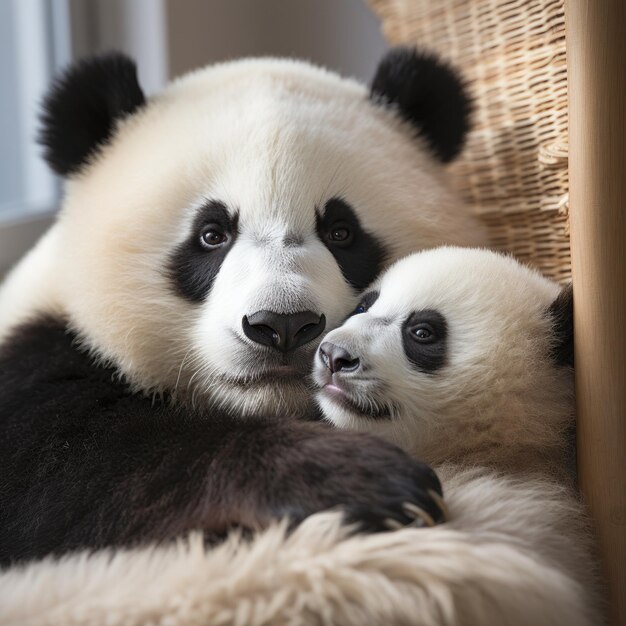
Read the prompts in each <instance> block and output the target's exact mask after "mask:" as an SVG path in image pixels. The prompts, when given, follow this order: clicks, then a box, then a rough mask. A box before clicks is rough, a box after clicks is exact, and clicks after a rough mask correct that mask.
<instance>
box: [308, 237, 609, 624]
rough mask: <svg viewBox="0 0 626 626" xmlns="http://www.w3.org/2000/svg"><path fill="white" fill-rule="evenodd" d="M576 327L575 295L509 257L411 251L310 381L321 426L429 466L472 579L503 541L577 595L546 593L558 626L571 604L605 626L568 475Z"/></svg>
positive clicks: (541, 617)
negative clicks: (464, 544) (472, 551)
mask: <svg viewBox="0 0 626 626" xmlns="http://www.w3.org/2000/svg"><path fill="white" fill-rule="evenodd" d="M572 316H573V310H572V290H571V287H564V288H561V287H560V286H558V285H557V284H556V283H553V282H551V281H549V280H547V279H545V278H544V277H542V276H540V275H539V274H538V273H537V272H535V271H533V270H531V269H529V268H527V267H524V266H522V265H521V264H519V263H517V262H516V261H515V260H514V259H513V258H511V257H505V256H502V255H500V254H497V253H494V252H490V251H487V250H480V249H464V248H453V247H445V248H439V249H435V250H430V251H426V252H422V253H417V254H413V255H410V256H409V257H407V258H405V259H403V260H401V261H398V262H397V263H395V264H394V265H393V266H392V267H391V268H390V269H388V270H387V271H386V272H385V273H384V274H383V275H382V276H381V277H380V278H379V279H378V280H377V281H376V282H375V283H374V284H373V285H372V286H371V287H370V288H369V289H368V290H367V291H366V293H365V295H364V296H363V298H362V300H361V302H360V304H359V305H358V306H357V308H356V309H355V312H354V314H353V315H352V316H350V317H349V318H348V319H347V320H346V322H345V323H344V324H343V326H341V327H340V328H338V329H336V330H334V331H332V332H330V333H329V334H328V335H326V336H325V338H324V339H323V341H322V344H321V346H320V348H319V350H318V353H317V355H316V359H315V369H314V378H315V381H316V384H317V385H318V387H319V388H320V391H319V392H318V394H317V401H318V402H319V405H320V407H321V409H322V411H323V414H324V417H325V419H326V420H328V421H329V422H331V423H332V424H334V425H335V426H338V427H340V428H348V429H351V430H356V431H359V432H367V433H373V434H376V435H379V436H381V437H383V438H385V439H387V440H389V441H391V442H394V443H396V444H397V445H399V446H402V447H403V448H404V449H406V450H407V451H408V452H410V453H411V454H412V455H414V456H417V457H419V458H420V459H424V460H426V461H427V462H428V463H431V464H432V465H433V467H434V468H435V470H436V471H437V473H438V475H439V476H440V478H441V479H442V482H443V488H444V494H445V496H446V501H447V505H448V508H449V511H450V519H451V523H452V524H455V525H456V524H458V527H460V528H462V529H463V530H464V531H465V532H468V533H469V536H470V537H472V541H474V542H475V543H476V546H477V554H476V559H477V566H476V567H477V571H476V580H480V576H481V573H480V572H479V571H478V568H479V567H484V566H485V565H484V564H483V565H480V566H479V565H478V562H479V561H480V559H481V558H485V559H487V560H489V551H490V550H491V549H492V547H493V546H492V543H500V542H501V543H503V544H505V545H508V546H510V548H511V549H513V550H518V551H520V552H521V553H524V554H526V555H528V556H529V557H531V558H533V559H534V560H535V562H536V578H537V582H538V584H544V585H546V587H547V588H549V587H550V586H551V585H553V584H554V582H555V581H554V569H557V570H558V571H560V572H561V573H562V575H563V576H566V577H569V579H570V580H571V582H572V583H573V584H572V587H571V588H570V589H564V588H562V587H559V585H555V586H554V590H553V595H552V597H551V602H552V604H553V608H555V609H556V610H557V611H558V610H561V611H562V612H563V613H562V616H563V617H562V618H561V619H562V620H563V621H558V622H554V623H562V624H565V623H567V624H570V623H573V622H571V621H568V620H567V619H565V616H566V615H567V613H568V611H569V610H570V609H569V607H571V606H572V605H574V604H577V603H578V604H579V605H580V606H581V613H580V615H579V616H578V617H577V618H576V621H575V623H576V624H589V625H590V626H591V625H592V624H600V623H602V619H601V617H600V615H599V613H598V612H597V609H598V607H599V603H598V601H597V591H598V589H597V572H596V571H595V566H594V562H593V559H592V558H591V550H590V530H589V528H588V527H587V526H586V519H585V514H584V511H583V509H582V507H581V505H580V502H579V498H578V495H577V494H576V491H575V489H574V486H573V483H574V481H573V476H572V471H571V460H572V457H573V449H572V446H571V443H572V437H571V435H572V432H573V426H574V378H573V368H572V366H573V349H572V348H573V324H572ZM472 500H474V502H472ZM474 582H476V581H474ZM468 583H470V581H468ZM433 593H434V591H433ZM509 593H510V594H512V593H515V584H514V583H513V584H512V586H511V590H510V592H509ZM470 596H471V594H469V593H468V594H467V596H465V595H464V593H463V591H459V593H458V596H457V597H456V598H455V602H458V604H459V607H458V608H459V609H460V608H461V607H462V606H463V604H464V603H465V602H473V601H475V602H476V603H477V606H476V607H474V609H473V610H474V611H479V610H480V603H481V602H482V603H484V605H483V606H484V607H486V608H487V610H489V611H491V610H493V616H492V617H487V616H485V617H484V619H483V621H481V622H480V623H481V624H483V625H484V626H487V625H491V624H494V625H496V624H502V623H507V624H509V623H511V624H518V623H519V624H526V623H528V624H533V623H534V624H547V623H553V622H552V621H548V620H547V619H546V614H545V612H544V608H542V607H541V606H536V605H533V604H532V603H529V604H528V606H527V608H526V609H524V610H522V611H521V612H520V613H519V615H518V616H517V617H512V616H510V615H509V616H507V617H506V618H505V619H506V621H500V620H502V619H503V618H502V617H501V612H502V611H506V606H507V603H508V602H509V601H510V595H509V594H507V593H505V594H503V595H502V597H497V598H495V597H488V598H487V597H486V598H476V599H475V600H473V599H472V598H471V597H470ZM516 620H517V621H516ZM445 623H447V624H448V623H454V624H457V623H466V622H465V621H464V620H463V619H459V620H458V621H456V620H455V621H451V622H445ZM471 623H474V622H471Z"/></svg>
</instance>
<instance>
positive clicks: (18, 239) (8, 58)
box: [0, 0, 70, 271]
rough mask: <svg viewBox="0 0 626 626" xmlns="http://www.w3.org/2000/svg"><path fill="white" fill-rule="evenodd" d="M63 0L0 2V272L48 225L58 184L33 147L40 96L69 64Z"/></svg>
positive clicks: (55, 204) (38, 152) (66, 14)
mask: <svg viewBox="0 0 626 626" xmlns="http://www.w3.org/2000/svg"><path fill="white" fill-rule="evenodd" d="M67 8H68V7H67V4H66V2H65V1H64V0H4V1H3V2H0V81H1V84H2V91H0V110H1V111H2V116H0V271H2V270H3V269H6V267H7V266H8V265H9V264H10V263H12V262H13V261H14V260H15V258H16V257H17V256H19V255H20V254H21V253H22V252H23V250H24V249H25V247H27V246H28V245H30V243H32V241H34V240H35V239H36V238H37V237H38V236H39V235H40V234H41V233H42V232H43V230H44V229H45V228H46V227H47V225H48V223H49V222H50V219H51V214H52V213H53V212H54V210H55V209H56V207H57V205H58V198H59V182H58V181H57V180H56V178H55V177H54V176H53V175H52V174H51V173H50V170H49V169H48V168H47V166H46V164H45V163H44V162H43V160H42V159H41V150H40V147H39V146H38V145H37V143H36V134H37V126H38V118H39V109H40V104H41V98H42V95H43V93H44V92H45V90H46V88H47V86H48V83H49V81H50V79H51V76H52V74H53V73H54V72H55V71H56V70H57V69H58V67H59V66H61V65H64V64H65V63H67V61H68V60H69V57H70V54H69V50H70V48H69V44H70V41H69V20H68V12H67Z"/></svg>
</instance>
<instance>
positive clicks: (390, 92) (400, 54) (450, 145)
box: [370, 47, 471, 163]
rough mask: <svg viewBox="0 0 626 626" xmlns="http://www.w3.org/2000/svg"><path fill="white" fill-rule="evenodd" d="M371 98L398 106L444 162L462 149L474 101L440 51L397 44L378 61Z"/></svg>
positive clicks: (400, 111)
mask: <svg viewBox="0 0 626 626" xmlns="http://www.w3.org/2000/svg"><path fill="white" fill-rule="evenodd" d="M370 97H371V98H372V100H373V101H374V102H382V103H384V104H390V105H392V106H394V107H396V108H397V110H398V112H399V113H400V115H401V116H402V117H403V118H404V119H405V120H407V121H408V122H410V123H411V124H412V125H413V126H415V128H416V129H417V130H418V132H419V134H420V135H421V136H422V137H424V139H425V140H426V142H427V143H428V145H429V146H430V148H431V150H432V151H433V153H434V154H435V156H436V157H437V158H438V159H439V160H441V161H443V162H444V163H447V162H448V161H451V160H452V159H454V157H456V156H457V155H458V154H459V152H460V151H461V148H462V147H463V143H464V141H465V136H466V134H467V131H468V130H469V117H470V109H471V103H470V100H469V97H468V96H467V94H466V93H465V90H464V88H463V84H462V82H461V80H460V79H459V77H458V76H457V74H456V72H455V71H454V70H453V69H452V68H451V67H449V66H448V65H447V64H445V63H443V62H442V61H441V60H439V59H438V58H437V57H436V56H434V55H432V54H427V53H425V52H420V51H418V50H415V49H414V48H403V47H399V48H393V49H392V50H390V51H389V52H388V53H387V54H386V55H385V57H384V58H383V59H382V61H381V62H380V64H379V66H378V69H377V71H376V76H375V77H374V80H373V82H372V88H371V92H370Z"/></svg>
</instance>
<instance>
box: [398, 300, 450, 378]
mask: <svg viewBox="0 0 626 626" xmlns="http://www.w3.org/2000/svg"><path fill="white" fill-rule="evenodd" d="M416 328H426V329H427V330H428V331H429V332H430V333H431V336H430V338H429V339H428V340H424V341H420V340H417V339H416V338H415V336H414V331H415V329H416ZM447 338H448V324H447V322H446V319H445V318H444V316H443V315H441V313H439V311H434V310H432V309H426V310H424V311H415V312H414V313H411V315H409V317H408V318H407V319H406V320H405V322H404V324H402V346H403V348H404V354H406V358H407V359H408V360H409V361H410V362H411V363H413V365H414V366H415V367H416V368H417V369H418V370H419V371H420V372H424V373H426V374H432V373H434V372H436V371H437V370H439V369H441V368H442V367H443V366H444V365H445V364H446V358H447V347H448V346H447Z"/></svg>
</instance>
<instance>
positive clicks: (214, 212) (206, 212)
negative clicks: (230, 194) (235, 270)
mask: <svg viewBox="0 0 626 626" xmlns="http://www.w3.org/2000/svg"><path fill="white" fill-rule="evenodd" d="M237 223H238V215H237V214H236V213H235V214H233V215H231V214H230V213H229V212H228V209H227V208H226V205H224V204H223V203H222V202H219V201H217V200H210V201H208V202H207V203H206V204H204V205H203V206H202V207H201V208H200V209H199V210H198V214H197V215H196V217H195V218H194V221H193V224H192V227H191V230H190V232H189V235H188V236H187V239H185V241H183V242H182V243H181V244H180V245H179V246H178V247H177V248H176V250H174V253H173V254H172V257H171V259H170V263H169V267H168V275H169V277H170V279H171V280H172V282H173V285H174V288H175V289H176V292H177V293H178V294H179V295H181V296H183V297H184V298H187V299H188V300H191V301H192V302H202V301H203V300H204V299H205V298H206V296H207V295H208V293H209V292H210V291H211V287H212V286H213V283H214V281H215V278H216V276H217V274H218V272H219V270H220V267H221V265H222V263H223V262H224V259H225V258H226V255H227V254H228V252H229V251H230V249H231V248H232V246H233V244H234V242H235V239H236V238H237V234H238V230H237Z"/></svg>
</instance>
